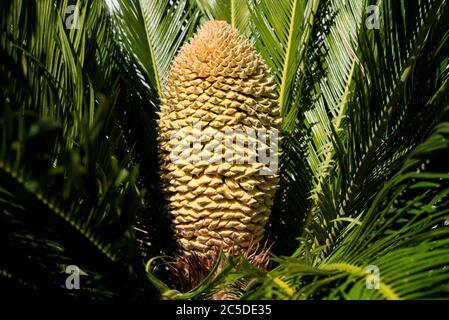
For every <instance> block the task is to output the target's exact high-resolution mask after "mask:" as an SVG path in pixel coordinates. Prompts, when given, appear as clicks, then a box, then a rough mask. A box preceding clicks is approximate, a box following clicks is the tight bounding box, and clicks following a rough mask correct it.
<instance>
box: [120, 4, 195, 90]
mask: <svg viewBox="0 0 449 320" xmlns="http://www.w3.org/2000/svg"><path fill="white" fill-rule="evenodd" d="M114 16H115V18H116V19H115V21H116V22H117V24H118V32H119V34H120V39H119V41H120V42H121V43H122V44H123V45H124V46H125V48H126V49H127V50H128V52H129V53H130V55H131V56H132V57H133V58H134V59H135V60H136V62H137V63H138V65H139V66H140V67H141V68H142V70H143V71H144V73H145V76H146V77H148V79H149V80H148V81H149V85H150V86H152V88H153V89H154V90H155V91H156V92H157V94H158V96H159V97H161V95H162V93H163V90H164V87H165V82H166V81H167V77H168V72H169V68H170V64H171V62H172V60H173V58H174V56H175V54H176V52H177V51H178V49H179V48H180V47H181V45H182V44H183V42H184V41H185V40H186V39H188V38H189V37H190V35H191V34H192V33H193V31H194V28H195V27H196V23H197V20H198V9H197V7H196V6H193V5H191V4H190V3H189V1H187V0H179V1H178V0H177V1H175V2H174V3H173V1H170V0H157V1H145V0H125V1H119V2H117V4H116V7H115V10H114Z"/></svg>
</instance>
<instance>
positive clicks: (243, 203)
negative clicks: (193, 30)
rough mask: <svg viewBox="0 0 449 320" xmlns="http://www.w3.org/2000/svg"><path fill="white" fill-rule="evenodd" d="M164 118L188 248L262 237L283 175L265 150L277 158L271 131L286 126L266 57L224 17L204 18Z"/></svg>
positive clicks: (178, 61)
mask: <svg viewBox="0 0 449 320" xmlns="http://www.w3.org/2000/svg"><path fill="white" fill-rule="evenodd" d="M159 116H160V119H159V120H158V130H159V137H158V139H159V141H158V143H159V159H160V163H161V177H162V181H163V188H164V192H165V195H166V197H167V200H168V203H169V212H170V214H171V216H172V220H173V223H174V227H175V232H176V237H177V239H178V242H179V244H180V246H181V249H182V250H183V252H184V253H185V254H189V253H196V254H198V255H208V254H210V253H211V252H214V251H217V249H223V250H225V251H231V252H233V253H238V252H239V251H240V250H245V249H248V248H249V247H250V246H253V245H255V244H257V243H258V242H259V241H260V240H261V239H262V237H263V234H264V230H265V226H266V223H267V221H268V218H269V214H270V210H271V206H272V204H273V197H274V193H275V191H276V188H277V184H278V180H279V179H278V176H277V175H276V167H274V169H273V168H272V167H271V164H272V163H271V162H270V163H268V161H266V159H265V161H261V159H260V154H261V153H263V152H265V155H270V156H271V161H272V160H273V156H274V157H275V158H276V160H277V157H278V152H279V151H278V149H277V143H278V141H277V135H274V136H273V135H270V134H272V133H276V134H277V129H278V127H279V125H280V123H281V117H280V114H279V108H278V104H277V95H276V87H275V83H274V79H273V77H272V76H271V75H270V73H269V69H268V67H267V65H266V63H265V62H264V61H263V59H262V57H261V56H260V55H259V54H258V53H257V52H256V51H255V49H254V47H253V46H252V45H251V44H250V43H249V42H248V41H247V40H246V39H244V38H243V37H242V36H241V35H240V34H239V32H238V31H237V30H236V29H234V28H233V27H232V26H230V25H229V24H227V23H226V22H224V21H208V22H206V23H205V24H204V25H203V26H202V27H201V28H200V29H199V31H198V33H197V34H196V35H195V36H194V37H193V38H192V39H191V40H190V41H189V42H188V43H186V44H185V45H184V46H183V47H182V48H181V50H180V52H179V54H178V55H177V56H176V58H175V59H174V61H173V64H172V66H171V70H170V74H169V78H168V83H167V86H166V89H165V92H164V95H163V99H162V104H161V111H160V113H159ZM263 132H266V137H267V138H266V140H265V139H261V138H260V137H261V136H262V133H263ZM273 146H275V147H276V148H273ZM262 160H263V159H262ZM268 167H270V168H271V169H269V170H268V171H264V170H265V169H267V168H268Z"/></svg>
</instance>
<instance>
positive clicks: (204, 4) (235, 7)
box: [193, 0, 250, 36]
mask: <svg viewBox="0 0 449 320" xmlns="http://www.w3.org/2000/svg"><path fill="white" fill-rule="evenodd" d="M193 1H196V3H197V4H198V7H199V8H200V9H201V11H202V12H203V14H204V16H205V18H207V19H209V20H224V21H227V22H228V23H229V24H230V25H232V26H233V27H235V28H236V29H238V30H239V31H240V32H241V33H242V34H243V35H246V36H250V13H249V8H248V3H247V2H246V1H239V0H211V1H208V0H193Z"/></svg>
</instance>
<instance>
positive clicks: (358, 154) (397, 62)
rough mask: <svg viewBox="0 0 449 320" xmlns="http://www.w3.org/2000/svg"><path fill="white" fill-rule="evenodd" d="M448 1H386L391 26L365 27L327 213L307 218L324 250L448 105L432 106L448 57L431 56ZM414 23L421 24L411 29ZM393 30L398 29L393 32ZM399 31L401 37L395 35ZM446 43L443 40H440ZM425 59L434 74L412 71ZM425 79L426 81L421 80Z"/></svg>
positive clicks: (324, 194)
mask: <svg viewBox="0 0 449 320" xmlns="http://www.w3.org/2000/svg"><path fill="white" fill-rule="evenodd" d="M441 3H442V2H441V1H437V2H435V3H426V4H424V3H420V5H417V6H415V7H413V9H411V8H410V9H408V10H407V13H405V12H404V11H403V10H404V8H403V7H401V6H400V4H398V3H395V4H391V3H390V2H388V1H386V2H385V3H383V10H384V11H383V12H384V15H383V21H384V23H383V26H384V29H383V30H381V31H378V32H377V33H376V31H372V30H368V29H366V28H363V29H361V35H360V41H359V45H360V52H361V54H362V56H361V59H360V60H361V61H363V63H364V69H359V70H358V71H357V72H356V73H357V74H356V76H355V77H354V89H353V90H354V93H355V94H354V95H353V96H352V98H351V99H350V101H349V102H348V113H347V118H348V119H347V120H346V121H347V124H346V125H345V129H344V131H343V132H335V131H334V132H335V133H334V135H333V143H334V146H335V148H336V149H337V152H336V155H335V158H334V159H335V161H336V169H334V172H333V174H332V175H331V176H330V177H329V179H328V181H327V186H326V187H324V188H323V190H322V191H321V195H319V196H318V197H319V201H318V205H317V206H318V207H319V211H320V212H319V213H318V214H317V215H315V216H314V219H315V220H314V222H313V223H312V224H313V226H309V225H306V228H309V227H310V229H309V230H308V231H310V232H311V237H312V238H314V239H320V240H319V241H318V242H319V243H320V245H326V246H327V249H325V250H324V253H326V252H329V249H331V248H332V244H333V243H335V241H337V238H338V237H339V235H340V231H341V227H342V226H343V225H344V223H342V222H341V221H340V220H339V218H341V217H356V216H357V215H359V214H361V213H363V211H364V209H363V208H364V206H366V203H369V202H370V201H372V197H373V195H375V194H376V192H377V191H378V190H379V187H380V186H381V184H382V183H383V182H384V181H385V180H386V179H388V178H389V177H390V176H391V175H392V174H393V173H394V172H395V170H397V169H398V165H400V163H401V161H402V160H403V159H404V156H405V155H406V154H407V153H408V152H409V151H410V150H411V148H413V146H414V145H416V143H418V142H419V141H420V139H422V137H423V136H424V135H425V134H426V132H427V130H428V128H429V126H431V125H432V123H433V121H434V119H435V115H436V114H437V113H438V112H439V111H440V110H441V101H439V102H438V103H436V104H434V105H433V106H430V105H428V100H429V99H432V97H433V96H434V94H435V93H436V92H437V91H438V89H439V86H440V85H441V83H440V82H442V81H443V82H444V79H442V78H439V77H438V72H439V69H440V68H441V66H440V63H441V62H440V61H435V60H434V59H433V58H431V57H433V55H434V53H432V50H435V49H436V48H435V47H431V48H429V47H426V46H425V40H426V39H427V35H428V34H429V32H430V30H431V28H432V26H435V27H436V28H437V31H436V32H438V33H441V29H438V22H436V21H441V20H437V13H438V10H439V9H440V5H441ZM413 10H416V11H414V12H413ZM390 11H393V13H390ZM398 17H400V18H398ZM403 17H405V18H404V19H405V20H403ZM407 19H408V20H407ZM410 20H411V21H410ZM439 23H441V22H439ZM409 24H416V25H418V26H419V28H417V30H415V32H409V33H408V34H406V32H405V28H406V26H407V25H409ZM390 30H395V33H394V34H393V35H391V31H390ZM440 35H441V34H439V36H440ZM395 38H397V39H399V41H397V40H394V41H393V39H395ZM437 39H441V38H439V37H438V36H437ZM433 45H434V44H429V46H433ZM445 45H446V43H445V42H444V41H443V42H440V43H438V44H437V46H445ZM373 52H376V55H374V54H373ZM425 65H426V66H428V67H429V65H430V66H433V67H434V69H428V70H427V72H426V79H428V80H426V79H423V77H421V78H419V79H418V78H417V77H413V76H412V75H413V71H415V72H418V70H423V69H420V68H424V66H425ZM379 66H381V69H382V70H383V71H382V74H380V73H379ZM420 81H423V83H426V85H420V83H421V82H420ZM404 92H406V93H407V95H406V96H405V97H404V95H403V93H404ZM379 97H381V98H379ZM423 106H424V107H423ZM408 132H409V134H408ZM331 220H334V221H333V222H330V221H331ZM320 230H321V231H320Z"/></svg>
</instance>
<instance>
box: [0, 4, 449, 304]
mask: <svg viewBox="0 0 449 320" xmlns="http://www.w3.org/2000/svg"><path fill="white" fill-rule="evenodd" d="M0 7H1V11H0V16H1V18H0V35H1V38H0V141H1V142H0V243H1V248H2V255H1V257H0V282H1V288H2V290H4V291H6V290H9V291H10V292H11V293H12V294H13V293H16V294H18V295H20V296H21V297H23V296H24V295H25V294H29V295H42V294H48V295H54V296H67V297H74V298H86V299H91V298H95V299H109V298H126V299H155V298H166V299H207V298H211V297H215V298H217V297H226V298H242V299H422V298H426V299H428V298H446V297H449V272H447V268H448V267H449V229H448V227H447V225H448V224H449V198H448V195H449V117H448V111H449V110H448V105H449V94H448V79H449V28H448V26H447V21H449V3H448V2H447V0H425V1H424V0H378V1H374V0H369V1H368V0H330V1H323V0H321V1H320V0H307V1H306V0H304V1H299V0H276V1H275V0H223V1H219V0H116V1H111V2H109V1H107V3H106V2H104V1H87V0H86V1H85V0H78V1H68V0H61V1H55V0H27V1H24V0H14V1H12V0H4V1H2V2H1V4H0ZM208 20H220V21H226V23H225V22H220V23H218V24H219V25H220V24H221V25H225V26H226V27H225V28H228V27H229V28H231V29H226V30H232V32H236V33H238V34H239V37H241V38H242V39H244V40H245V41H247V43H248V46H249V47H251V50H254V54H255V56H257V57H260V59H261V61H264V64H266V78H267V79H268V78H272V81H273V86H272V87H271V86H270V88H272V90H273V92H272V95H271V93H270V97H271V98H273V99H274V97H276V98H275V101H274V102H273V103H272V104H269V105H268V104H267V106H271V107H272V108H273V109H275V108H277V107H279V114H280V117H281V118H282V124H281V125H280V127H279V131H280V136H281V146H282V153H281V154H280V158H279V170H278V172H277V176H275V177H274V178H273V179H274V180H273V181H275V182H276V183H275V184H276V185H277V189H276V190H277V191H276V193H275V194H274V197H273V203H272V205H271V207H270V210H269V211H270V215H269V220H268V223H267V224H266V225H265V228H264V229H263V230H264V231H265V233H264V238H263V239H258V237H257V235H256V234H255V235H254V237H252V238H251V237H249V238H248V239H250V240H249V242H247V243H246V244H245V245H242V246H240V247H238V248H240V249H242V250H240V251H239V250H237V252H233V253H235V254H234V255H228V254H225V253H222V252H220V249H226V246H222V245H220V244H219V243H218V244H217V245H216V246H215V249H216V252H217V255H216V256H213V257H212V258H211V259H210V260H207V261H208V263H205V260H204V259H206V258H204V257H202V256H201V255H197V254H196V253H195V254H192V255H191V256H189V255H188V253H189V252H188V251H189V246H184V247H182V246H181V247H182V249H183V251H184V252H183V253H180V250H179V248H178V243H179V242H181V244H182V241H180V234H181V237H183V236H186V233H180V232H178V231H177V232H175V231H174V230H173V229H174V228H173V221H172V219H173V210H174V209H173V208H174V207H173V201H172V200H173V199H172V200H171V198H170V197H175V198H176V197H177V195H178V196H179V194H178V193H176V192H178V191H179V190H181V191H182V190H184V189H183V188H181V189H179V188H178V189H177V187H179V186H181V187H183V186H184V185H183V184H184V183H185V186H187V185H188V183H189V181H190V180H195V179H197V178H198V179H201V177H202V176H201V175H202V174H205V173H204V172H205V171H204V172H203V171H200V172H199V173H198V176H195V178H193V175H192V177H190V180H189V181H187V180H185V181H184V180H176V179H175V180H173V179H172V176H170V175H168V177H169V178H167V171H166V169H167V168H168V167H167V166H168V165H169V162H168V161H166V160H167V159H165V158H163V159H161V157H163V152H161V149H163V146H162V142H163V140H164V139H163V138H161V137H162V135H163V132H164V130H165V129H164V128H166V127H164V126H169V125H170V121H169V120H170V119H171V118H170V117H167V115H165V118H164V106H165V108H167V107H168V104H167V103H172V104H174V106H177V105H178V103H179V105H180V106H185V107H186V109H188V108H191V107H192V105H191V104H189V103H187V102H186V101H188V100H189V98H188V97H189V96H188V95H187V94H185V95H182V94H179V95H171V96H170V90H171V88H172V89H173V90H178V89H177V88H180V87H182V88H187V87H188V89H186V90H192V93H195V92H197V90H198V88H202V86H203V85H204V82H205V80H204V79H203V78H205V77H206V76H210V75H208V74H206V75H204V77H201V76H199V79H200V80H199V81H197V82H194V81H193V80H194V79H193V78H192V79H187V78H185V79H184V78H179V79H177V80H176V81H178V82H176V81H175V82H176V83H175V85H174V84H173V83H170V76H169V74H170V69H173V68H175V67H174V66H172V64H173V61H174V60H175V57H176V55H177V54H178V52H181V53H180V54H182V50H184V49H181V48H185V47H183V45H184V44H185V43H188V41H189V39H191V38H192V36H193V35H194V34H195V33H196V32H197V30H198V29H199V28H201V27H200V26H201V25H203V24H204V23H206V21H208ZM206 26H207V23H206ZM219 35H220V34H219V33H218V34H217V36H219ZM230 43H231V42H230ZM194 49H195V48H194ZM189 50H192V48H190V49H189ZM233 52H234V53H235V50H230V53H229V55H230V57H231V58H229V59H231V60H232V59H233V57H232V54H233ZM211 53H212V54H215V55H214V56H213V57H211V59H216V55H217V54H218V53H216V52H213V51H211ZM199 55H200V54H198V56H199ZM191 56H193V57H192V59H194V57H196V54H195V51H193V52H192V51H191ZM206 56H207V55H206ZM187 58H188V57H187ZM204 59H206V60H207V57H206V58H204ZM236 60H238V59H236ZM238 61H241V60H238ZM183 63H184V64H185V66H187V67H188V66H189V61H184V62H183ZM247 63H250V62H249V61H248V62H247ZM193 65H194V61H192V66H193ZM245 66H246V63H245ZM263 77H265V75H263V76H261V79H262V78H263ZM238 78H239V75H237V76H236V79H238ZM184 81H193V82H192V83H189V84H188V85H186V84H185V83H184ZM230 81H231V80H230ZM232 81H234V80H232ZM232 81H231V82H232ZM267 81H268V80H267ZM270 81H271V80H270ZM231 82H230V83H231ZM251 83H252V82H250V81H245V80H243V81H240V82H238V81H236V82H235V83H234V82H232V83H231V84H229V85H228V86H223V84H220V88H219V89H220V90H219V91H220V92H222V94H223V95H226V94H228V92H229V91H230V90H231V87H232V88H233V89H232V90H234V91H235V90H237V91H238V90H240V89H242V92H243V93H244V94H246V95H247V98H248V99H256V98H257V94H258V93H257V92H261V91H260V90H256V89H254V86H257V85H258V84H257V83H255V82H254V86H253V85H251ZM266 83H268V82H266ZM274 84H275V86H274ZM174 87H175V88H174ZM243 87H245V88H246V89H245V88H243ZM201 90H203V89H201ZM245 90H246V91H245ZM267 90H268V89H267ZM270 90H271V89H270ZM167 92H168V95H167ZM189 92H190V91H189ZM267 92H269V90H268V91H267ZM198 95H199V93H198ZM230 96H231V97H234V96H235V95H232V94H231V95H230ZM167 97H171V99H172V101H171V102H169V101H168V100H170V99H167ZM255 97H256V98H255ZM267 99H268V98H267ZM175 100H176V102H175V103H174V102H173V101H175ZM256 100H257V99H256ZM167 101H168V102H167ZM216 102H217V108H218V109H220V107H221V109H220V110H224V111H218V113H219V114H218V116H221V117H222V118H223V119H227V121H228V122H227V124H229V123H234V122H232V121H237V120H235V119H237V118H236V117H234V115H235V114H238V113H239V112H243V113H244V114H245V115H246V116H247V119H250V116H254V119H261V117H262V116H260V114H258V113H257V110H256V113H252V114H251V113H249V111H247V110H246V111H245V109H244V108H243V107H239V106H235V109H236V110H235V112H234V113H232V112H230V111H229V109H228V107H230V106H231V102H229V103H228V102H226V101H225V99H224V98H223V100H216ZM200 107H201V106H200ZM192 108H193V107H192ZM165 110H166V109H165ZM226 110H228V111H226ZM267 110H268V111H267V112H268V113H269V112H270V110H271V109H267ZM220 112H223V114H221V113H220ZM226 112H228V113H226ZM273 112H274V113H273V117H276V112H275V111H273ZM199 114H200V115H202V116H204V117H205V119H203V120H204V121H213V120H214V119H210V115H209V116H208V115H207V112H206V113H204V112H203V113H201V112H200V113H199ZM182 115H183V116H185V117H187V118H189V117H190V116H192V114H189V113H188V112H187V111H185V112H183V113H182ZM224 116H229V117H224ZM208 117H209V118H208ZM159 119H163V120H164V121H162V120H159ZM176 119H177V118H176ZM176 119H172V120H176ZM189 119H191V118H189ZM208 119H209V120H208ZM248 121H250V120H248ZM275 122H276V124H278V122H277V121H275ZM166 123H168V124H166ZM173 123H175V121H173ZM279 123H280V122H279ZM161 154H162V156H161ZM164 168H165V169H164ZM164 170H165V171H164ZM204 170H212V171H213V169H211V168H209V167H208V166H206V167H205V168H204ZM217 170H218V169H217ZM228 170H231V169H230V168H224V169H222V171H220V172H219V171H216V172H219V173H220V174H222V175H223V177H222V179H223V180H222V181H221V182H220V183H223V185H225V184H226V181H227V180H226V179H227V176H226V172H229V171H228ZM245 170H246V169H245ZM231 171H232V170H231ZM173 172H175V171H173ZM214 172H215V171H214ZM180 177H183V176H180ZM257 179H258V178H257ZM201 181H203V182H204V181H205V182H204V183H205V184H206V185H205V187H206V188H205V189H204V190H206V189H207V187H208V185H207V184H208V183H210V182H211V180H210V179H209V180H208V179H204V178H203V180H201ZM170 183H173V184H172V185H170ZM167 185H168V188H167ZM170 186H172V187H173V186H174V189H172V190H175V194H174V195H173V194H170V193H169V192H170V190H168V191H167V189H170ZM201 186H204V185H201ZM244 186H245V185H243V186H242V184H240V187H242V188H243V189H245V188H244ZM198 187H199V186H198V185H197V184H192V185H191V187H190V189H189V190H190V191H191V192H193V193H194V192H195V190H196V188H198ZM245 190H246V189H245ZM270 190H271V189H270ZM273 190H274V189H273ZM181 191H179V192H181ZM220 192H225V191H219V190H218V189H217V193H216V194H217V195H219V194H220ZM266 192H267V194H268V193H269V191H266ZM236 194H237V193H236ZM239 195H240V196H236V195H233V194H231V195H230V196H233V197H244V194H243V193H239ZM264 195H265V194H263V193H262V194H261V195H260V197H259V198H257V197H254V198H251V199H271V198H270V196H268V197H264ZM209 196H213V194H210V195H209ZM217 199H218V198H217ZM248 199H249V198H248ZM178 200H179V199H178ZM187 200H189V199H187ZM237 200H240V201H241V202H242V199H241V198H240V199H237ZM214 201H215V200H214ZM217 201H219V199H218V200H217ZM248 201H249V200H248ZM260 201H261V200H260ZM264 201H265V200H264ZM267 201H268V200H267ZM179 203H180V205H179V206H178V207H176V208H178V209H176V210H178V211H177V212H182V210H187V208H188V206H189V204H190V203H189V201H184V202H183V201H181V200H179ZM267 203H270V204H271V202H270V201H268V202H267ZM195 204H197V205H199V206H200V207H198V208H197V209H195V210H196V211H195V212H197V211H198V212H202V211H203V208H202V207H201V205H204V206H207V205H208V202H207V201H206V202H199V203H198V202H195ZM242 206H244V205H243V204H242ZM179 208H180V209H179ZM217 208H218V209H217ZM217 208H216V209H214V210H215V211H214V212H215V213H216V214H215V215H213V216H208V217H203V216H201V215H200V217H199V218H198V217H197V216H196V215H194V214H193V215H194V218H193V219H206V218H207V219H209V220H208V223H207V226H209V225H219V224H220V223H221V220H220V217H222V216H223V215H224V213H225V210H226V212H228V211H231V213H229V214H231V215H232V214H234V213H233V212H234V211H235V212H237V211H239V210H240V209H239V208H234V207H232V208H226V209H225V208H222V207H220V206H218V205H217ZM179 210H180V211H179ZM251 214H252V213H251V212H248V215H250V216H251ZM175 219H176V218H175ZM214 219H216V220H214ZM241 219H244V217H243V218H241ZM181 220H182V219H181ZM181 220H179V218H178V221H174V224H175V225H179V224H180V221H181ZM195 221H197V220H195ZM181 222H182V223H187V224H188V223H190V222H189V221H187V222H186V221H184V220H183V221H181ZM182 223H181V224H182ZM207 226H206V227H207ZM230 228H231V229H232V226H231V227H230ZM190 231H192V230H190ZM225 231H226V230H225ZM227 231H229V230H227ZM192 232H195V230H193V231H192ZM212 234H213V236H214V237H216V236H217V234H216V233H210V234H206V235H203V236H202V237H203V238H201V239H202V240H204V241H205V242H207V241H209V240H210V239H209V238H208V237H213V236H212ZM223 234H224V233H222V235H223ZM218 236H220V235H218ZM186 237H187V236H186ZM188 237H191V234H189V235H188ZM223 237H225V236H223ZM189 239H190V238H189ZM223 239H224V238H223ZM233 239H234V238H233V237H230V239H226V241H228V242H227V243H228V246H229V247H232V246H233V245H234V242H232V241H234V240H233ZM236 239H237V238H236ZM223 241H224V242H225V243H226V241H225V240H223ZM229 241H231V243H229ZM207 243H212V244H214V243H216V242H214V241H212V242H207ZM239 243H240V244H241V243H242V242H239ZM237 244H238V243H237ZM250 247H265V248H264V249H263V250H262V252H260V250H259V251H257V250H255V252H253V251H251V250H250V249H251V248H250ZM245 248H246V249H247V250H246V249H245ZM267 250H269V255H270V260H271V264H270V265H269V266H267V265H266V264H265V263H255V261H257V260H258V261H259V262H260V260H264V261H265V257H266V255H267V254H268V251H267ZM185 251H187V253H186V252H185ZM225 251H226V250H225ZM257 255H258V256H259V258H257V257H256V258H255V256H257ZM81 270H82V275H81V276H80V281H79V283H77V282H76V281H74V280H73V279H75V278H74V277H76V276H77V275H78V273H79V271H81ZM74 273H75V274H74ZM78 284H79V286H78ZM77 288H79V289H77ZM217 292H221V293H223V292H225V293H226V294H225V295H224V296H223V295H217Z"/></svg>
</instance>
